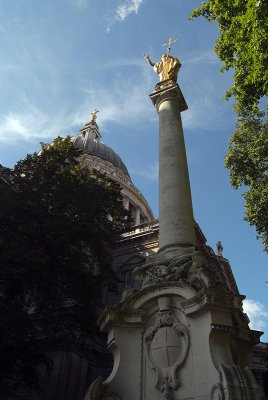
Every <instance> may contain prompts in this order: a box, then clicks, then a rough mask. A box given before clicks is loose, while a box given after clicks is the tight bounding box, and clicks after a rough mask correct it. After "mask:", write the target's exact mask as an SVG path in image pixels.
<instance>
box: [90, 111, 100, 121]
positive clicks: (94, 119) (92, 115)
mask: <svg viewBox="0 0 268 400" xmlns="http://www.w3.org/2000/svg"><path fill="white" fill-rule="evenodd" d="M98 112H99V110H97V108H95V110H94V111H92V113H90V115H91V120H90V122H94V123H96V120H97V113H98Z"/></svg>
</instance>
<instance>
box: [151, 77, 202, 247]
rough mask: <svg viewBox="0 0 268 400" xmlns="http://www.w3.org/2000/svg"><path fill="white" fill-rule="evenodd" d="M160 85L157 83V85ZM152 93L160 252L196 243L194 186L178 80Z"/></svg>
mask: <svg viewBox="0 0 268 400" xmlns="http://www.w3.org/2000/svg"><path fill="white" fill-rule="evenodd" d="M157 86H158V85H157ZM157 86H156V91H155V92H154V93H153V94H151V95H150V98H151V100H152V102H153V104H154V105H155V107H156V109H157V111H158V113H159V133H160V141H159V147H160V148H159V151H160V157H159V252H160V253H162V252H171V251H172V252H173V250H174V251H175V253H176V252H177V251H178V250H180V249H182V248H185V247H192V246H194V245H195V229H194V218H193V209H192V199H191V189H190V181H189V174H188V166H187V158H186V151H185V144H184V136H183V128H182V122H181V115H180V113H181V112H182V111H184V110H186V109H187V108H188V107H187V104H186V102H185V100H184V97H183V95H182V93H181V91H180V88H179V86H178V84H175V83H173V84H171V85H169V86H167V87H162V88H161V87H160V89H159V90H158V89H157Z"/></svg>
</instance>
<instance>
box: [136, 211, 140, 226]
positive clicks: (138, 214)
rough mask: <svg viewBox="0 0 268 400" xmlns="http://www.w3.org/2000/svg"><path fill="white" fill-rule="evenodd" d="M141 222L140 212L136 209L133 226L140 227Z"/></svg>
mask: <svg viewBox="0 0 268 400" xmlns="http://www.w3.org/2000/svg"><path fill="white" fill-rule="evenodd" d="M140 222H141V210H140V209H139V208H138V207H137V208H136V210H135V225H140Z"/></svg>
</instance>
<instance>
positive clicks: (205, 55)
mask: <svg viewBox="0 0 268 400" xmlns="http://www.w3.org/2000/svg"><path fill="white" fill-rule="evenodd" d="M197 63H198V64H213V65H214V64H219V63H220V61H219V59H218V57H217V56H216V54H215V53H214V52H213V51H203V52H202V51H201V52H200V51H199V52H195V53H190V54H187V55H186V56H185V57H184V59H183V64H184V65H185V64H186V65H187V64H197Z"/></svg>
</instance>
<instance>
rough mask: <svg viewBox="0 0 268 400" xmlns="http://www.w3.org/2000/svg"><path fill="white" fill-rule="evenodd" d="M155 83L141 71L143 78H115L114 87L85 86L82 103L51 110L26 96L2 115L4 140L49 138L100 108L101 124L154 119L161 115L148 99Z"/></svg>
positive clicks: (78, 124) (0, 131) (1, 138)
mask: <svg viewBox="0 0 268 400" xmlns="http://www.w3.org/2000/svg"><path fill="white" fill-rule="evenodd" d="M148 86H152V84H151V75H150V74H146V73H145V74H140V76H139V80H138V81H136V80H135V79H133V78H132V79H130V80H127V79H123V80H122V79H115V80H114V81H113V82H112V84H111V86H110V87H109V88H108V87H106V86H105V87H100V86H97V85H96V86H92V87H91V88H89V89H88V88H87V89H84V90H83V92H84V96H81V99H82V100H81V103H80V104H75V105H73V104H68V103H65V104H60V109H56V110H53V112H49V111H47V110H44V109H42V110H41V109H40V108H38V106H37V105H36V104H32V103H31V102H30V101H29V100H27V99H25V100H24V101H22V102H21V103H20V106H19V109H17V110H16V111H14V110H12V111H10V112H8V113H6V114H2V116H1V115H0V141H2V142H6V143H14V141H16V140H18V139H22V140H32V139H34V138H35V139H37V138H38V139H49V138H52V137H55V136H56V135H58V134H63V133H64V132H66V131H70V129H72V128H73V129H74V132H73V133H74V134H76V133H78V129H79V127H82V126H84V124H85V123H86V122H87V121H88V120H89V118H90V111H91V110H93V109H94V108H96V107H97V108H98V109H100V114H99V115H98V117H99V120H98V122H99V125H100V127H101V128H102V127H105V126H107V125H108V124H109V123H110V122H116V123H117V124H119V125H121V126H124V127H126V128H127V127H129V126H130V125H131V124H135V123H141V122H142V121H148V120H149V121H150V120H154V119H156V118H157V114H156V112H155V110H154V108H153V107H152V105H151V103H150V100H149V98H148V93H147V91H146V88H147V87H148Z"/></svg>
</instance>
